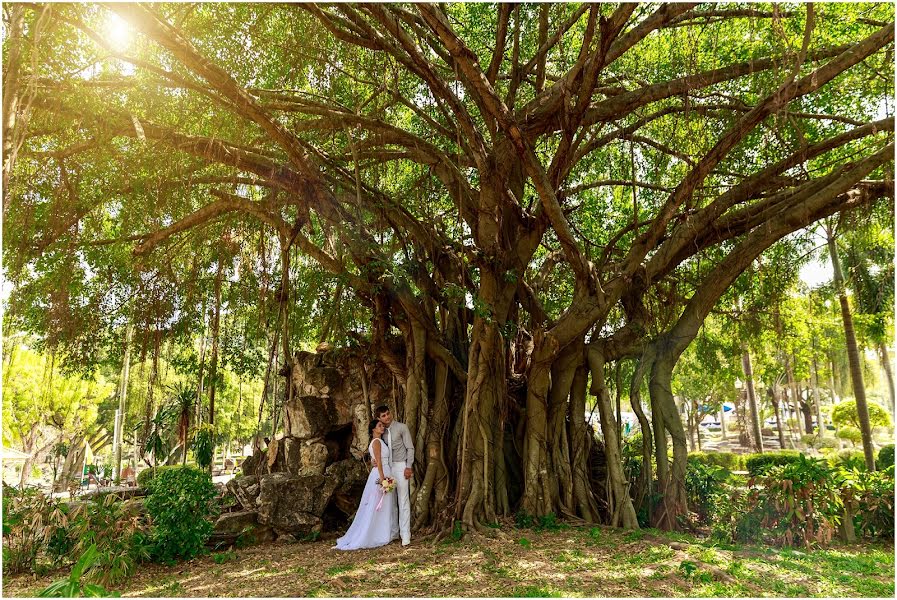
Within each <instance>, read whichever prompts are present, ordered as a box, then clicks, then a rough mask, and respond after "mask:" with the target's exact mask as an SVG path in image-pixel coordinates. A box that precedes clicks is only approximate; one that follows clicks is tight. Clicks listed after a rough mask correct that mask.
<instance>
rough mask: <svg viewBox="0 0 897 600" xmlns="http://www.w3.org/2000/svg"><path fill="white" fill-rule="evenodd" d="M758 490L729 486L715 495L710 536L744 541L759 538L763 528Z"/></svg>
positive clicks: (724, 539) (723, 539)
mask: <svg viewBox="0 0 897 600" xmlns="http://www.w3.org/2000/svg"><path fill="white" fill-rule="evenodd" d="M759 505H760V490H759V489H757V488H743V487H740V486H739V487H736V486H729V487H727V488H726V493H724V494H720V495H718V496H717V497H716V502H715V504H714V507H713V516H712V520H711V536H712V537H713V538H716V539H718V540H721V541H725V542H734V543H745V542H754V541H757V540H759V539H760V537H761V535H762V532H763V528H762V526H761V523H760V520H761V515H760V514H759V511H758V510H757V507H758V506H759Z"/></svg>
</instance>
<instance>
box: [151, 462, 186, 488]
mask: <svg viewBox="0 0 897 600" xmlns="http://www.w3.org/2000/svg"><path fill="white" fill-rule="evenodd" d="M178 469H193V470H196V469H195V468H194V467H192V466H190V465H162V466H161V467H152V468H150V469H145V470H143V471H140V473H138V474H137V485H139V486H140V487H142V488H149V487H150V485H152V481H153V479H154V478H155V477H156V476H157V475H158V474H159V473H163V472H165V471H176V470H178Z"/></svg>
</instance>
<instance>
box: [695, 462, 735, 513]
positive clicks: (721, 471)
mask: <svg viewBox="0 0 897 600" xmlns="http://www.w3.org/2000/svg"><path fill="white" fill-rule="evenodd" d="M729 475H730V473H729V470H728V469H726V468H725V467H720V466H716V465H708V464H703V463H701V462H698V461H697V460H693V459H692V458H691V457H689V460H688V466H687V469H686V471H685V493H686V495H687V497H688V505H689V506H690V507H691V508H692V509H694V511H695V512H696V513H697V515H698V517H699V519H701V520H702V521H706V519H707V518H708V516H709V515H710V511H711V509H712V507H713V502H714V500H715V498H716V496H717V495H719V494H721V493H723V490H724V485H723V484H724V483H725V482H726V480H727V479H728V478H729Z"/></svg>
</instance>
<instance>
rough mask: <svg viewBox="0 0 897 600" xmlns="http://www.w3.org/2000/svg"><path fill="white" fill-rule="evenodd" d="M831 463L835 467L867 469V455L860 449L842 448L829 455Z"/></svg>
mask: <svg viewBox="0 0 897 600" xmlns="http://www.w3.org/2000/svg"><path fill="white" fill-rule="evenodd" d="M829 463H831V465H832V467H835V468H839V467H840V468H843V469H848V470H849V469H858V470H860V471H865V470H866V457H865V456H863V453H862V452H861V451H859V450H842V451H841V452H839V453H838V454H837V455H834V456H831V457H829Z"/></svg>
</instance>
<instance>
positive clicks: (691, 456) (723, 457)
mask: <svg viewBox="0 0 897 600" xmlns="http://www.w3.org/2000/svg"><path fill="white" fill-rule="evenodd" d="M688 460H693V461H695V462H698V463H701V464H702V465H713V466H717V467H725V468H726V469H729V470H730V471H744V456H743V455H741V454H735V453H734V452H689V453H688Z"/></svg>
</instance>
